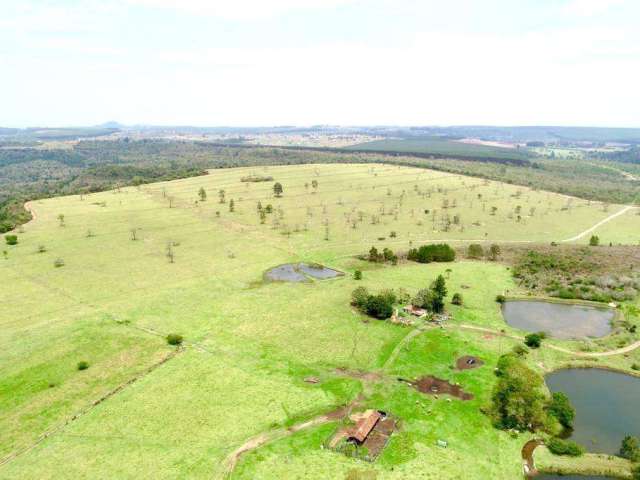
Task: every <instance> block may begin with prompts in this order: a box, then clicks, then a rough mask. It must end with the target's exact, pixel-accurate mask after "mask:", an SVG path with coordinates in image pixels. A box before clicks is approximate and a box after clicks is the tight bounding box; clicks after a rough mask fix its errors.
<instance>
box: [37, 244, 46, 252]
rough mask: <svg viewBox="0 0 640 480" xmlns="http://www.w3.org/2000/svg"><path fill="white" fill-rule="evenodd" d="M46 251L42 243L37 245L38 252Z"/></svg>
mask: <svg viewBox="0 0 640 480" xmlns="http://www.w3.org/2000/svg"><path fill="white" fill-rule="evenodd" d="M46 251H47V247H45V246H44V245H38V253H44V252H46Z"/></svg>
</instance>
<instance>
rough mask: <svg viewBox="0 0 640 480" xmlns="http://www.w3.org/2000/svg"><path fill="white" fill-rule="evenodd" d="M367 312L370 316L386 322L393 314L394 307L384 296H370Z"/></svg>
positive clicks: (366, 307) (366, 306)
mask: <svg viewBox="0 0 640 480" xmlns="http://www.w3.org/2000/svg"><path fill="white" fill-rule="evenodd" d="M365 310H366V312H367V314H368V315H371V316H372V317H375V318H378V319H380V320H384V319H387V318H389V317H390V316H391V315H392V314H393V306H392V304H391V303H389V299H388V298H387V297H385V296H384V295H382V294H381V295H370V296H369V298H367V303H366V305H365Z"/></svg>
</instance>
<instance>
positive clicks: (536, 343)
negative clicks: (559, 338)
mask: <svg viewBox="0 0 640 480" xmlns="http://www.w3.org/2000/svg"><path fill="white" fill-rule="evenodd" d="M543 338H544V336H543V335H541V334H540V333H530V334H529V335H527V336H525V337H524V343H525V345H526V346H527V347H530V348H540V345H542V339H543Z"/></svg>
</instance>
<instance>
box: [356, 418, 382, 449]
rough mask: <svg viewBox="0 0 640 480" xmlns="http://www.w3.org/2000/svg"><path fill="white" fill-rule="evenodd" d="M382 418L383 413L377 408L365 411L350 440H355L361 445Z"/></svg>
mask: <svg viewBox="0 0 640 480" xmlns="http://www.w3.org/2000/svg"><path fill="white" fill-rule="evenodd" d="M381 418H382V414H381V413H380V412H378V411H376V410H367V411H366V412H364V413H363V414H362V416H361V417H360V418H359V419H358V421H357V422H356V426H355V427H354V428H353V430H352V431H351V435H349V440H351V441H355V442H357V443H358V444H359V445H360V444H362V443H364V441H365V440H366V439H367V437H368V436H369V434H370V433H371V431H372V430H373V429H374V428H375V426H376V424H377V423H378V421H379V420H380V419H381Z"/></svg>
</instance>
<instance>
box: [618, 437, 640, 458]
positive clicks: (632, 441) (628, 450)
mask: <svg viewBox="0 0 640 480" xmlns="http://www.w3.org/2000/svg"><path fill="white" fill-rule="evenodd" d="M620 456H621V457H622V458H626V459H628V460H631V461H632V462H640V442H639V441H638V438H637V437H632V436H631V435H627V436H626V437H624V439H623V440H622V445H621V446H620Z"/></svg>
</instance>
